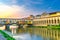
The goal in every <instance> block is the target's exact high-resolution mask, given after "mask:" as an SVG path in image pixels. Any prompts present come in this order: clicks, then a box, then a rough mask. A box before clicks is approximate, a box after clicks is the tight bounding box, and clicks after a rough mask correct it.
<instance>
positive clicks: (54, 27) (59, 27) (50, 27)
mask: <svg viewBox="0 0 60 40" xmlns="http://www.w3.org/2000/svg"><path fill="white" fill-rule="evenodd" d="M30 28H48V29H58V30H59V29H60V25H50V26H32V27H30Z"/></svg>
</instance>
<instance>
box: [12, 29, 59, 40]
mask: <svg viewBox="0 0 60 40" xmlns="http://www.w3.org/2000/svg"><path fill="white" fill-rule="evenodd" d="M13 37H14V38H15V39H16V40H60V32H59V30H57V29H47V28H27V29H19V30H17V34H15V35H14V36H13Z"/></svg>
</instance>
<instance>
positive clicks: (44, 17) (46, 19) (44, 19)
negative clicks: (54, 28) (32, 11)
mask: <svg viewBox="0 0 60 40" xmlns="http://www.w3.org/2000/svg"><path fill="white" fill-rule="evenodd" d="M59 24H60V12H52V13H43V14H41V15H37V16H35V17H34V19H33V25H34V26H48V25H59Z"/></svg>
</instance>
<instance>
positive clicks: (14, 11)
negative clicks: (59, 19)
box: [0, 0, 60, 18]
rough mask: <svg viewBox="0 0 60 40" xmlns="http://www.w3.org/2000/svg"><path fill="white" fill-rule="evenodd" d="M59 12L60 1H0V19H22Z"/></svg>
mask: <svg viewBox="0 0 60 40" xmlns="http://www.w3.org/2000/svg"><path fill="white" fill-rule="evenodd" d="M57 11H60V0H0V18H24V17H28V16H29V15H40V14H42V13H43V12H47V13H50V12H57Z"/></svg>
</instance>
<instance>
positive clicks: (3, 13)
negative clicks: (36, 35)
mask: <svg viewBox="0 0 60 40" xmlns="http://www.w3.org/2000/svg"><path fill="white" fill-rule="evenodd" d="M30 14H32V12H31V10H28V9H26V8H25V6H24V5H23V6H18V5H5V4H3V3H0V18H23V17H27V16H28V15H30Z"/></svg>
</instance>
